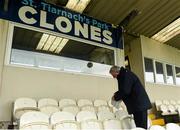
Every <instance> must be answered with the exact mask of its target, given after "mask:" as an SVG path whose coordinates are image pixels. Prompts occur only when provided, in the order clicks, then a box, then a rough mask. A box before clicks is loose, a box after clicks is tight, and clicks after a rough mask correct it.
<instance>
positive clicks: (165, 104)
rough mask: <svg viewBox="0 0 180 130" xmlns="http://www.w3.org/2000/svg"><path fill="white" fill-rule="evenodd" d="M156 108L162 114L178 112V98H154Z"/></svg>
mask: <svg viewBox="0 0 180 130" xmlns="http://www.w3.org/2000/svg"><path fill="white" fill-rule="evenodd" d="M155 106H156V110H157V111H158V112H161V114H162V115H172V114H179V113H180V100H178V101H175V100H156V101H155Z"/></svg>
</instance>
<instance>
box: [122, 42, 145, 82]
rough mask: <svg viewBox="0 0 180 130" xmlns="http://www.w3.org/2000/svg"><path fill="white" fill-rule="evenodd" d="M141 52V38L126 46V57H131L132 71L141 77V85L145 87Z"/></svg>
mask: <svg viewBox="0 0 180 130" xmlns="http://www.w3.org/2000/svg"><path fill="white" fill-rule="evenodd" d="M141 52H142V51H141V40H140V38H136V39H135V40H133V41H132V42H131V43H129V44H126V46H125V55H126V56H128V57H129V62H130V66H131V71H133V72H134V73H135V74H136V75H137V76H138V77H139V79H140V80H141V83H142V84H143V85H145V81H144V73H143V71H144V70H143V60H142V53H141Z"/></svg>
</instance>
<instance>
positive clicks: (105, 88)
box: [0, 20, 124, 121]
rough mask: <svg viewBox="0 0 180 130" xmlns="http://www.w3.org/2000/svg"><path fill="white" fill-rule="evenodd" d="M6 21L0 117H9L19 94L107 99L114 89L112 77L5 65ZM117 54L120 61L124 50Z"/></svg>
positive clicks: (1, 29) (0, 28) (0, 29)
mask: <svg viewBox="0 0 180 130" xmlns="http://www.w3.org/2000/svg"><path fill="white" fill-rule="evenodd" d="M7 25H8V24H7V22H4V21H2V20H0V42H1V44H0V65H1V66H0V75H1V79H2V80H1V83H2V84H1V85H0V88H1V89H0V94H1V95H0V121H9V120H10V119H11V111H12V103H13V101H14V100H15V99H16V98H18V97H32V98H35V99H39V98H43V97H52V98H56V99H57V100H59V99H61V98H75V99H79V98H89V99H92V100H93V99H97V98H101V99H105V100H108V99H110V98H111V96H112V94H113V93H114V91H116V89H117V82H116V80H114V79H112V78H107V77H98V76H91V75H83V74H73V73H64V72H55V71H47V70H46V71H45V70H39V69H32V68H22V67H14V66H8V65H4V54H5V50H6V47H5V46H6V44H7V42H6V41H4V40H3V38H4V39H6V37H7V27H8V26H7ZM2 37H3V38H2ZM117 55H118V56H119V57H118V58H119V62H120V63H118V64H119V65H123V63H124V61H121V60H120V59H122V60H123V59H124V53H123V51H121V52H119V53H118V54H117Z"/></svg>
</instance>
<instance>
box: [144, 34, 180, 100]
mask: <svg viewBox="0 0 180 130" xmlns="http://www.w3.org/2000/svg"><path fill="white" fill-rule="evenodd" d="M141 44H142V55H143V57H149V58H153V59H156V60H159V61H162V62H165V63H169V64H173V65H177V66H180V51H179V50H178V49H176V48H173V47H171V46H168V45H165V44H162V43H159V42H157V41H155V40H152V39H150V38H147V37H144V36H141ZM146 91H147V92H148V94H149V96H150V98H151V101H154V100H157V99H175V100H178V99H180V86H174V85H162V84H154V83H146Z"/></svg>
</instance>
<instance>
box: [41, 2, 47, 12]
mask: <svg viewBox="0 0 180 130" xmlns="http://www.w3.org/2000/svg"><path fill="white" fill-rule="evenodd" d="M41 5H42V7H43V10H44V11H46V8H48V4H47V3H44V2H41Z"/></svg>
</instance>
